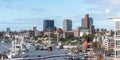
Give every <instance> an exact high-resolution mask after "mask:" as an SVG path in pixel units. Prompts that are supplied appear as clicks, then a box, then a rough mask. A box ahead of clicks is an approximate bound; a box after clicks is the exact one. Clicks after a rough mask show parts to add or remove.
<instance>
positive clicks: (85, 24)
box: [81, 14, 93, 29]
mask: <svg viewBox="0 0 120 60" xmlns="http://www.w3.org/2000/svg"><path fill="white" fill-rule="evenodd" d="M81 25H82V27H84V28H87V29H90V27H91V25H93V19H92V18H91V17H89V14H86V15H85V17H84V18H83V19H82V21H81Z"/></svg>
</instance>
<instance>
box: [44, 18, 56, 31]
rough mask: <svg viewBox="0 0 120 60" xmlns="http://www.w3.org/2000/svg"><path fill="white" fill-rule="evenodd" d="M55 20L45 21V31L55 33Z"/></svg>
mask: <svg viewBox="0 0 120 60" xmlns="http://www.w3.org/2000/svg"><path fill="white" fill-rule="evenodd" d="M54 30H55V27H54V20H44V21H43V31H54Z"/></svg>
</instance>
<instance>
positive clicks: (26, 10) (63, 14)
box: [0, 0, 120, 31]
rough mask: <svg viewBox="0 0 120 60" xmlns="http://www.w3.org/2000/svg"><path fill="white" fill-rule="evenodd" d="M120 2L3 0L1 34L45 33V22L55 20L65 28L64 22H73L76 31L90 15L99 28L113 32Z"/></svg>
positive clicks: (106, 0) (111, 0)
mask: <svg viewBox="0 0 120 60" xmlns="http://www.w3.org/2000/svg"><path fill="white" fill-rule="evenodd" d="M119 5H120V1H119V0H115V1H113V0H0V30H1V31H2V30H5V29H6V28H7V27H10V28H11V30H29V29H32V27H33V26H37V27H38V29H39V30H42V25H43V20H44V19H54V20H55V26H57V27H60V28H62V22H63V20H64V19H71V20H72V21H73V29H75V28H77V27H79V26H81V19H82V18H83V17H84V15H85V14H90V17H92V18H93V19H94V25H95V27H96V28H107V29H113V27H114V26H113V21H112V20H110V19H108V18H110V17H116V16H119V15H120V13H119V12H120V8H119Z"/></svg>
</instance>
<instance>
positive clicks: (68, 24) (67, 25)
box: [63, 19, 72, 31]
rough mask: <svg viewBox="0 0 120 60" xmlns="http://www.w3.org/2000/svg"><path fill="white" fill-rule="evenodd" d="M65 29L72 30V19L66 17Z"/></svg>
mask: <svg viewBox="0 0 120 60" xmlns="http://www.w3.org/2000/svg"><path fill="white" fill-rule="evenodd" d="M63 30H64V31H71V30H72V21H71V20H69V19H65V20H64V21H63Z"/></svg>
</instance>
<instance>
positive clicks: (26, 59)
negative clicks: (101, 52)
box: [6, 54, 84, 60]
mask: <svg viewBox="0 0 120 60" xmlns="http://www.w3.org/2000/svg"><path fill="white" fill-rule="evenodd" d="M55 57H80V58H81V59H84V56H83V55H80V54H77V55H70V54H57V55H50V56H45V57H28V58H11V59H6V60H28V59H48V58H55Z"/></svg>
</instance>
